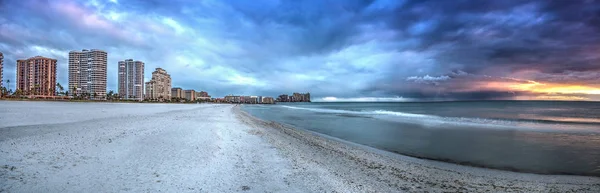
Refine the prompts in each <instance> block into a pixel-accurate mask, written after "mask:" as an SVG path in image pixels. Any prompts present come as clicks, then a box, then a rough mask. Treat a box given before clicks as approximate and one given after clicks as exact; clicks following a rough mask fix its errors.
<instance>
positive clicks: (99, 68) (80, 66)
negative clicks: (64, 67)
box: [68, 49, 107, 99]
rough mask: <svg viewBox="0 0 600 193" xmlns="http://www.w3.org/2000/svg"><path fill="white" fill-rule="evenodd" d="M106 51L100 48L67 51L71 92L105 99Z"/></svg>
mask: <svg viewBox="0 0 600 193" xmlns="http://www.w3.org/2000/svg"><path fill="white" fill-rule="evenodd" d="M106 66H107V53H106V52H105V51H102V50H96V49H92V50H81V52H79V51H71V52H69V87H68V90H69V92H70V93H71V94H76V95H82V94H84V93H85V94H89V96H90V97H91V98H92V99H106Z"/></svg>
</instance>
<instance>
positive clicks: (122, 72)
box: [118, 59, 144, 101]
mask: <svg viewBox="0 0 600 193" xmlns="http://www.w3.org/2000/svg"><path fill="white" fill-rule="evenodd" d="M118 87H119V88H118V89H119V96H120V97H121V98H122V99H126V100H140V101H141V100H142V99H143V95H144V62H141V61H134V60H133V59H127V60H124V61H119V85H118Z"/></svg>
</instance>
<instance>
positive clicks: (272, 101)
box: [262, 97, 275, 104]
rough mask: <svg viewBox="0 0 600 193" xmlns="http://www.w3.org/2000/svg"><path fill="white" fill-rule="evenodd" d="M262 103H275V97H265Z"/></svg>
mask: <svg viewBox="0 0 600 193" xmlns="http://www.w3.org/2000/svg"><path fill="white" fill-rule="evenodd" d="M262 103H263V104H275V100H274V99H273V97H263V98H262Z"/></svg>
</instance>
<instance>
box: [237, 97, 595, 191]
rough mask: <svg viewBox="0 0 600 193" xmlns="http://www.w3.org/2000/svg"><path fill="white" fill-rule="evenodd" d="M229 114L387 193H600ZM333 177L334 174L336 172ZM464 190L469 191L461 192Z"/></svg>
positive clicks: (591, 184) (557, 179)
mask: <svg viewBox="0 0 600 193" xmlns="http://www.w3.org/2000/svg"><path fill="white" fill-rule="evenodd" d="M233 108H234V110H233V112H235V113H236V114H237V117H238V119H240V120H242V122H244V123H246V124H248V125H249V126H251V127H254V128H255V129H259V131H261V130H262V132H263V133H272V135H264V136H266V137H265V138H267V139H268V140H269V141H270V142H273V141H276V140H282V139H286V140H287V141H294V142H295V143H294V142H290V144H294V145H296V146H303V148H301V149H306V152H304V154H313V155H314V154H323V152H327V153H325V154H324V156H325V157H323V158H320V159H325V160H328V159H329V160H330V159H339V161H337V162H339V163H340V164H342V165H348V164H347V163H351V164H350V165H355V166H358V168H360V169H358V168H357V169H358V171H365V172H366V173H367V174H368V173H371V172H376V173H378V175H376V178H381V179H385V180H383V181H389V182H390V183H388V184H387V186H389V187H396V188H393V189H389V190H391V191H411V190H412V191H414V190H418V191H420V190H423V189H425V190H434V191H483V190H488V191H510V190H517V191H525V192H528V191H535V192H540V191H542V192H547V191H560V192H563V191H583V192H599V191H600V178H598V177H594V176H577V175H556V174H535V173H520V172H515V171H507V170H499V169H492V168H485V167H474V166H468V165H461V164H456V163H450V162H443V161H437V160H431V159H422V158H417V157H411V156H407V155H402V154H398V153H394V152H389V151H386V150H380V149H376V148H373V147H368V146H365V145H361V144H356V143H353V142H349V141H345V140H342V139H338V138H335V137H331V136H327V135H324V134H320V133H316V132H313V131H308V130H304V129H298V128H294V127H291V126H288V125H284V124H280V123H277V122H269V121H264V120H261V119H258V118H256V117H253V116H252V115H250V114H249V113H247V112H245V111H243V110H242V109H240V107H233ZM285 135H287V137H286V136H285ZM278 138H279V139H278ZM306 146H309V147H306ZM288 148H289V147H288ZM278 149H280V150H281V151H284V152H285V151H290V150H289V149H286V147H278ZM292 151H293V150H292ZM291 159H294V158H291ZM352 162H354V163H352ZM323 167H328V166H327V165H325V166H323ZM345 168H346V169H344V167H341V168H340V167H338V168H337V169H341V170H343V172H345V173H346V172H350V173H355V174H354V175H358V176H360V175H364V174H365V172H359V173H356V172H352V171H347V170H348V168H350V167H345ZM333 172H336V171H335V169H333ZM338 172H339V171H338ZM386 178H387V179H386ZM391 182H396V183H391ZM481 182H485V183H481ZM384 185H386V184H384ZM418 187H421V188H418ZM465 187H471V188H473V189H469V188H467V189H463V188H465ZM379 191H381V190H379Z"/></svg>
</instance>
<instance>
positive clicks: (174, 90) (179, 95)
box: [171, 87, 185, 99]
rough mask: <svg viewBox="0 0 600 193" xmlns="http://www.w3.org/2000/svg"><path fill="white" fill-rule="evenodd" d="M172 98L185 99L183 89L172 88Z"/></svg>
mask: <svg viewBox="0 0 600 193" xmlns="http://www.w3.org/2000/svg"><path fill="white" fill-rule="evenodd" d="M171 98H178V99H181V98H185V96H184V94H183V89H181V88H179V87H176V88H171Z"/></svg>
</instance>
